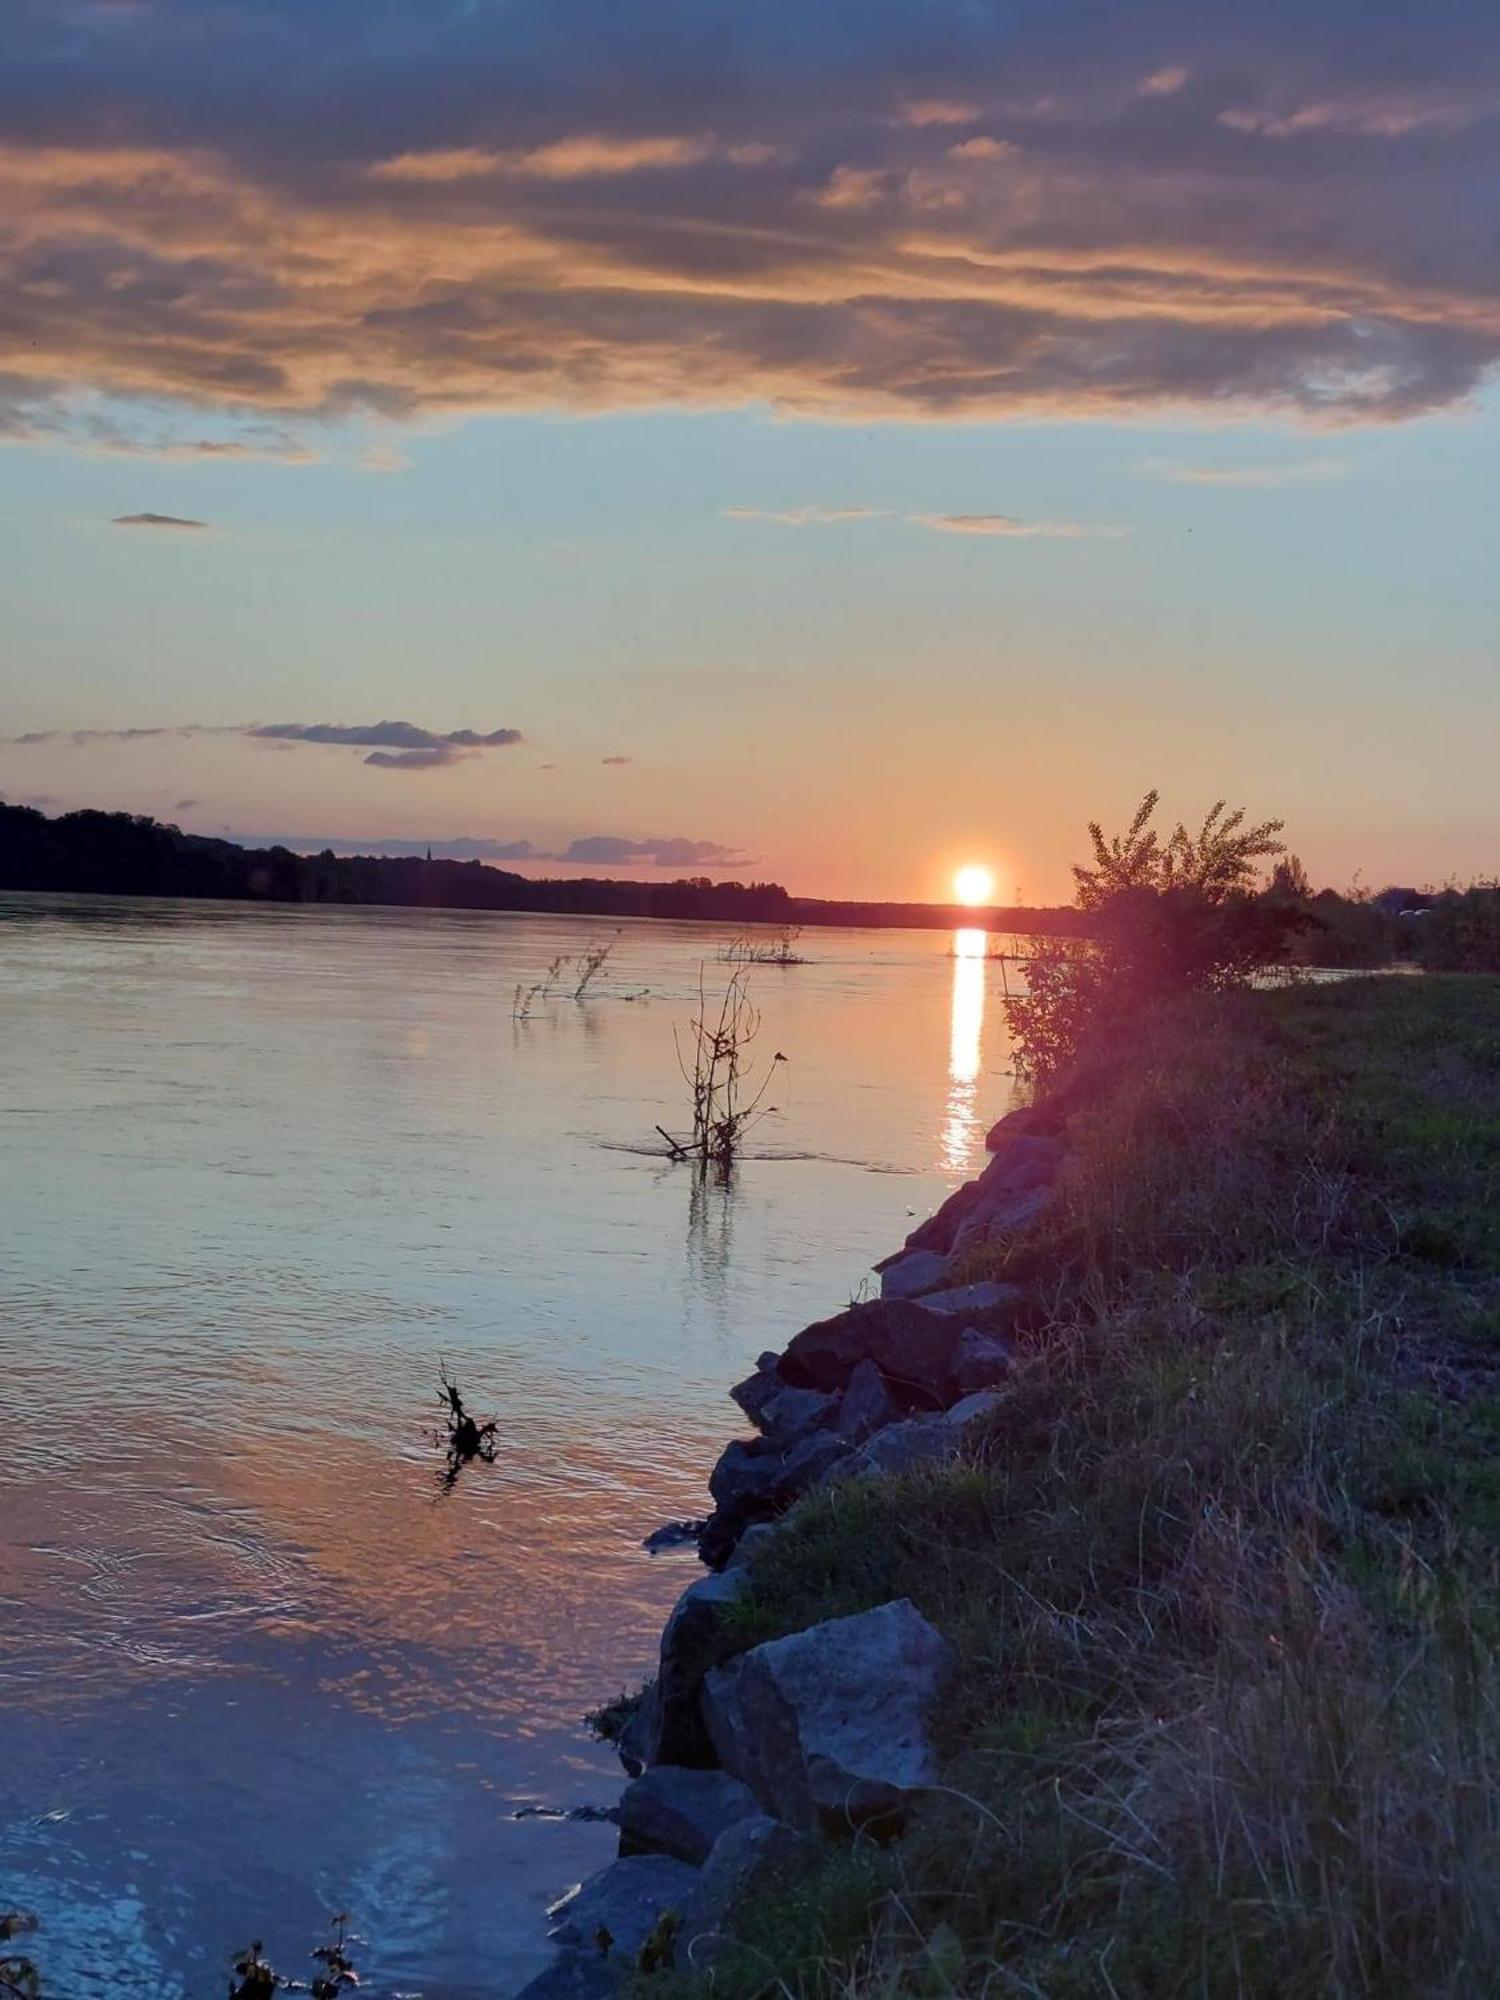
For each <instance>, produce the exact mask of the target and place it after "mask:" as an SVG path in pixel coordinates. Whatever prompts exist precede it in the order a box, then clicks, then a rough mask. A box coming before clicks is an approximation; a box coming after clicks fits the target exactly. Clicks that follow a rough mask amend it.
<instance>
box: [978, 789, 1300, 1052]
mask: <svg viewBox="0 0 1500 2000" xmlns="http://www.w3.org/2000/svg"><path fill="white" fill-rule="evenodd" d="M1157 798H1158V795H1157V793H1156V792H1154V791H1153V792H1148V793H1147V794H1146V796H1145V798H1144V799H1143V800H1142V801H1141V804H1140V806H1139V808H1138V809H1137V811H1136V814H1135V817H1134V819H1133V820H1132V821H1131V822H1130V825H1129V826H1128V827H1127V828H1126V830H1125V832H1124V833H1123V834H1122V835H1117V836H1115V837H1114V838H1112V839H1110V838H1106V836H1105V834H1104V831H1103V829H1102V828H1101V827H1100V825H1099V823H1098V822H1097V821H1093V822H1091V823H1090V826H1089V837H1090V840H1091V842H1092V845H1093V866H1092V867H1087V866H1084V865H1083V864H1081V863H1079V864H1075V866H1074V869H1073V878H1074V883H1075V895H1074V907H1075V908H1076V909H1077V910H1078V911H1079V912H1080V915H1081V917H1082V919H1083V923H1084V932H1083V934H1082V935H1081V936H1078V937H1044V938H1037V939H1034V940H1033V941H1032V942H1031V944H1030V946H1029V948H1028V949H1027V951H1026V952H1025V953H1024V954H1023V955H1022V964H1023V966H1024V968H1025V972H1026V990H1025V991H1024V992H1023V993H1018V994H1008V995H1007V996H1006V999H1005V1013H1006V1019H1007V1021H1008V1023H1009V1025H1010V1030H1011V1034H1012V1035H1013V1037H1014V1039H1015V1048H1016V1063H1017V1067H1018V1069H1019V1070H1020V1071H1021V1072H1022V1074H1023V1075H1024V1076H1026V1077H1027V1078H1028V1079H1030V1080H1031V1081H1033V1082H1036V1083H1040V1084H1045V1083H1047V1082H1050V1081H1052V1080H1053V1079H1054V1078H1055V1077H1056V1076H1057V1075H1058V1073H1059V1072H1060V1071H1061V1070H1063V1069H1065V1068H1066V1067H1067V1066H1068V1064H1069V1063H1070V1062H1071V1061H1072V1060H1073V1059H1074V1058H1075V1057H1076V1056H1077V1055H1078V1054H1079V1053H1080V1051H1081V1050H1083V1049H1084V1047H1085V1046H1086V1045H1088V1044H1089V1043H1091V1042H1095V1041H1098V1040H1099V1039H1101V1038H1103V1037H1107V1036H1109V1035H1110V1033H1111V1032H1112V1031H1114V1032H1124V1033H1131V1032H1133V1031H1134V1030H1133V1024H1134V1022H1135V1021H1136V1020H1137V1019H1138V1018H1139V1016H1140V1013H1141V1011H1142V1010H1143V1009H1144V1008H1146V1007H1148V1006H1151V1005H1153V1004H1155V1003H1158V1002H1161V1001H1165V1000H1171V999H1173V998H1176V997H1178V996H1180V995H1183V994H1187V993H1194V992H1204V991H1219V990H1222V989H1224V988H1226V987H1231V986H1241V985H1244V984H1246V983H1247V982H1248V981H1249V980H1251V979H1253V978H1254V977H1255V975H1256V974H1258V973H1261V972H1264V971H1265V970H1266V968H1267V967H1269V966H1272V965H1275V964H1278V963H1280V962H1282V961H1283V960H1285V958H1286V957H1287V955H1288V952H1289V950H1290V946H1291V940H1292V938H1293V937H1294V935H1295V934H1296V932H1297V931H1298V930H1300V929H1302V928H1304V927H1305V926H1306V925H1307V924H1308V922H1309V921H1310V920H1309V918H1308V917H1307V916H1306V914H1305V912H1304V911H1303V910H1301V909H1300V908H1299V907H1298V906H1297V905H1296V904H1295V903H1292V902H1290V901H1284V900H1277V899H1272V898H1269V897H1266V896H1261V895H1256V894H1254V893H1253V888H1254V881H1255V868H1256V863H1257V862H1259V861H1262V860H1265V859H1267V858H1270V857H1273V856H1278V855H1281V854H1283V853H1284V852H1285V849H1284V847H1283V845H1282V842H1281V841H1280V840H1279V839H1278V838H1277V836H1278V835H1279V833H1280V832H1281V828H1282V822H1281V821H1280V820H1264V821H1262V822H1261V823H1260V824H1259V825H1256V826H1251V825H1247V824H1246V821H1245V813H1244V811H1243V809H1240V810H1237V811H1235V812H1226V809H1225V803H1224V801H1223V800H1222V799H1220V800H1219V802H1218V803H1217V804H1216V805H1215V806H1214V807H1213V808H1212V810H1211V811H1210V812H1209V813H1208V814H1207V816H1206V817H1205V819H1204V821H1203V823H1202V825H1201V826H1200V827H1199V829H1198V831H1197V832H1196V833H1189V832H1188V830H1187V828H1186V827H1185V826H1184V825H1182V824H1181V823H1180V822H1179V823H1178V825H1177V826H1176V827H1175V828H1174V830H1173V831H1172V832H1171V833H1170V834H1169V835H1167V836H1166V837H1165V838H1163V837H1162V836H1161V835H1160V834H1159V833H1158V832H1157V830H1156V829H1155V828H1154V827H1153V826H1152V825H1151V820H1152V818H1153V816H1154V814H1155V812H1156V806H1157Z"/></svg>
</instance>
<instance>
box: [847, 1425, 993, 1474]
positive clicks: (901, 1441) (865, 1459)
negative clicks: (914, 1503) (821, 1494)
mask: <svg viewBox="0 0 1500 2000" xmlns="http://www.w3.org/2000/svg"><path fill="white" fill-rule="evenodd" d="M961 1449H962V1439H961V1438H960V1436H959V1434H958V1432H957V1431H956V1430H954V1428H953V1426H952V1425H951V1424H950V1423H949V1422H948V1420H947V1416H946V1413H945V1412H942V1411H939V1412H937V1413H936V1414H934V1415H930V1416H924V1417H906V1418H904V1419H903V1420H902V1422H900V1423H899V1424H889V1425H887V1427H886V1428H885V1429H884V1430H883V1431H877V1432H876V1433H875V1435H874V1436H873V1437H871V1438H867V1439H866V1440H865V1442H864V1443H863V1444H862V1445H861V1446H860V1448H859V1449H858V1451H856V1452H854V1453H853V1454H852V1455H851V1456H850V1457H849V1458H847V1459H845V1460H844V1462H843V1463H842V1464H841V1465H839V1466H837V1467H835V1469H834V1471H833V1472H832V1473H831V1474H830V1475H829V1477H830V1480H832V1481H838V1480H844V1479H856V1478H860V1477H862V1476H864V1475H866V1474H869V1473H887V1474H892V1475H894V1474H896V1473H901V1472H914V1471H915V1470H916V1469H917V1467H918V1466H920V1465H946V1464H947V1463H948V1461H949V1460H950V1459H954V1458H957V1457H958V1454H959V1452H960V1450H961Z"/></svg>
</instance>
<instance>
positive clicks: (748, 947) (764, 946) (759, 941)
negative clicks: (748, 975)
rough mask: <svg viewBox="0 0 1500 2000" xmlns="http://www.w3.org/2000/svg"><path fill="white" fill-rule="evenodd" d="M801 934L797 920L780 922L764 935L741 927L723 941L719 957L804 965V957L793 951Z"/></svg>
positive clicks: (738, 962)
mask: <svg viewBox="0 0 1500 2000" xmlns="http://www.w3.org/2000/svg"><path fill="white" fill-rule="evenodd" d="M801 936H802V926H801V925H800V924H782V925H780V926H779V928H777V929H776V930H773V931H770V932H767V933H765V934H764V935H759V934H757V933H756V932H754V931H741V932H740V934H739V936H738V937H737V938H732V939H731V940H730V942H729V943H728V944H727V945H725V947H724V949H723V950H722V951H721V952H720V953H719V957H720V959H721V961H722V962H723V963H724V964H725V965H806V963H807V960H806V959H805V958H803V957H801V956H800V955H799V953H798V951H797V941H798V939H799V938H800V937H801Z"/></svg>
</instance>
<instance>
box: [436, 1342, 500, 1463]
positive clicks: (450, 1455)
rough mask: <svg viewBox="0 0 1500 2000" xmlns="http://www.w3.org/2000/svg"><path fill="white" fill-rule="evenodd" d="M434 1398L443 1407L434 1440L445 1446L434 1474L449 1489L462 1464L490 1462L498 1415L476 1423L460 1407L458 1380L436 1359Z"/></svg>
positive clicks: (462, 1405) (495, 1447) (461, 1402)
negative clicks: (437, 1384) (440, 1426)
mask: <svg viewBox="0 0 1500 2000" xmlns="http://www.w3.org/2000/svg"><path fill="white" fill-rule="evenodd" d="M438 1381H439V1382H440V1384H441V1385H442V1386H441V1387H440V1389H439V1390H438V1402H439V1403H440V1404H441V1406H442V1408H443V1411H444V1418H443V1422H444V1429H443V1430H442V1431H435V1432H434V1433H433V1438H434V1442H435V1443H438V1444H442V1445H444V1446H445V1447H446V1452H447V1460H446V1463H445V1465H444V1467H443V1470H442V1471H441V1472H440V1473H439V1474H438V1484H439V1485H440V1486H441V1488H442V1490H443V1491H444V1492H445V1493H451V1492H452V1491H453V1489H454V1487H455V1486H456V1485H457V1484H458V1475H459V1474H460V1472H462V1471H463V1469H464V1467H465V1466H466V1465H469V1464H472V1462H473V1461H474V1460H475V1459H476V1458H477V1459H480V1460H482V1461H483V1463H484V1464H485V1465H493V1464H494V1462H495V1453H496V1451H497V1449H498V1443H497V1438H496V1430H497V1425H498V1419H496V1418H494V1417H491V1418H489V1419H488V1421H487V1422H485V1423H482V1424H480V1423H476V1422H475V1421H474V1419H473V1417H471V1416H470V1415H469V1413H468V1411H467V1410H466V1409H465V1408H464V1399H463V1397H462V1396H461V1395H460V1394H459V1391H458V1384H457V1383H456V1382H455V1381H454V1380H453V1378H452V1376H451V1375H450V1374H449V1373H448V1366H447V1363H446V1362H443V1361H440V1362H439V1363H438Z"/></svg>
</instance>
